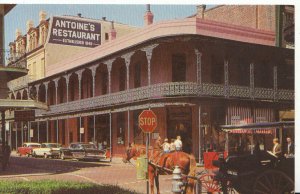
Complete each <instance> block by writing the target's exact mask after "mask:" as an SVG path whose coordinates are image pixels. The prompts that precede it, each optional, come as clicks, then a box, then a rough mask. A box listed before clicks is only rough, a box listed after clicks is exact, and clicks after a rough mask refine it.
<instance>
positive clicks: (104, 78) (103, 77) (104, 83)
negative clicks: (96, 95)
mask: <svg viewBox="0 0 300 194" xmlns="http://www.w3.org/2000/svg"><path fill="white" fill-rule="evenodd" d="M101 83H102V95H103V94H107V83H108V76H107V73H106V72H102V73H101Z"/></svg>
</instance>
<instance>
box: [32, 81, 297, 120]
mask: <svg viewBox="0 0 300 194" xmlns="http://www.w3.org/2000/svg"><path fill="white" fill-rule="evenodd" d="M224 88H225V87H224V85H221V84H210V83H203V84H201V85H199V84H197V83H194V82H171V83H161V84H154V85H151V86H144V87H140V88H135V89H130V90H127V91H121V92H116V93H112V94H106V95H101V96H96V97H93V98H86V99H82V100H77V101H72V102H68V103H62V104H58V105H52V106H50V107H49V111H43V110H36V116H47V115H49V116H50V115H57V114H68V113H77V112H83V111H92V110H95V109H97V108H104V107H108V108H109V107H111V106H115V105H122V104H130V103H133V102H138V101H142V100H148V99H160V98H164V97H176V96H183V97H184V96H191V97H203V96H207V97H212V96H215V97H221V98H224V97H225V89H224ZM251 91H253V92H251ZM228 98H243V99H257V100H262V99H263V100H288V101H294V91H292V90H278V91H277V92H276V91H275V90H273V89H268V88H254V90H251V88H250V87H242V86H233V85H231V86H229V96H228ZM274 98H276V99H274Z"/></svg>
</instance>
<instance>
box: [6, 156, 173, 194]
mask: <svg viewBox="0 0 300 194" xmlns="http://www.w3.org/2000/svg"><path fill="white" fill-rule="evenodd" d="M171 177H172V176H171V175H163V176H160V190H161V193H171V183H172V180H171ZM0 178H1V180H8V181H9V180H24V181H32V180H40V179H52V180H53V179H54V180H68V181H80V182H92V183H96V184H112V185H118V186H120V187H123V188H127V189H131V190H135V191H137V192H140V193H146V181H145V180H137V179H136V169H135V166H133V165H132V164H123V163H122V162H121V160H120V159H113V161H112V162H111V163H109V162H91V161H89V162H86V161H84V162H83V161H73V160H60V159H43V158H27V157H25V156H23V157H19V156H16V155H13V156H12V157H11V159H10V166H9V167H8V169H7V170H6V171H0Z"/></svg>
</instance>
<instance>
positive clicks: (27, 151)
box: [17, 142, 41, 157]
mask: <svg viewBox="0 0 300 194" xmlns="http://www.w3.org/2000/svg"><path fill="white" fill-rule="evenodd" d="M40 147H41V144H40V143H32V142H31V143H23V146H22V147H18V150H17V152H18V153H19V156H23V155H24V156H28V157H29V156H31V155H32V149H33V148H40Z"/></svg>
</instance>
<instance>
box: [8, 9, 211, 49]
mask: <svg viewBox="0 0 300 194" xmlns="http://www.w3.org/2000/svg"><path fill="white" fill-rule="evenodd" d="M208 7H212V6H208ZM40 10H44V11H46V12H47V18H48V17H50V16H53V15H74V16H76V15H77V14H78V13H81V14H82V17H87V18H94V19H101V18H102V17H106V19H107V20H114V21H116V22H120V23H124V24H129V25H133V26H140V27H142V26H143V22H144V20H143V17H144V14H145V10H146V5H142V4H139V5H129V4H126V5H116V4H114V5H108V4H93V5H88V4H75V5H74V4H73V5H72V4H60V5H55V4H18V5H16V6H15V7H14V8H13V9H12V10H11V11H10V12H9V13H8V14H7V15H6V16H5V18H4V19H5V48H6V49H8V44H9V42H12V41H14V39H15V31H16V29H17V28H19V29H21V32H22V34H23V35H24V34H25V33H26V21H27V20H29V19H31V20H33V21H34V26H37V25H38V22H39V12H40ZM151 11H152V13H153V14H154V22H156V21H161V20H170V19H175V18H178V19H179V18H185V17H187V16H190V15H193V14H195V13H196V5H151Z"/></svg>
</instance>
